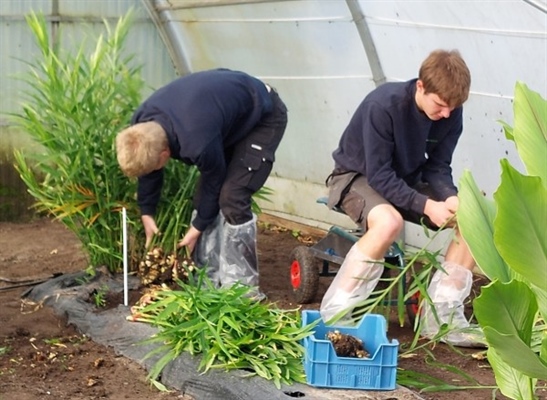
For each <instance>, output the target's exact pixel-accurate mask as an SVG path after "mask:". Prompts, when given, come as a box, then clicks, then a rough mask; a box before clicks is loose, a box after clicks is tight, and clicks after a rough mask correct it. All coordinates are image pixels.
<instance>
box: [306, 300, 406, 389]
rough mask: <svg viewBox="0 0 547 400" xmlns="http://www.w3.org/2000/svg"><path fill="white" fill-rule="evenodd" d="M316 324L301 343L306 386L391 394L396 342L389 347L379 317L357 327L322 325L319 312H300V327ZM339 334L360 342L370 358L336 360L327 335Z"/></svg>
mask: <svg viewBox="0 0 547 400" xmlns="http://www.w3.org/2000/svg"><path fill="white" fill-rule="evenodd" d="M316 320H320V321H319V323H318V325H317V326H316V327H315V330H314V333H313V334H312V335H310V336H308V337H306V338H304V339H303V340H302V344H303V346H304V349H305V351H304V370H305V372H306V381H307V383H308V384H309V385H312V386H317V387H328V388H339V389H363V390H393V389H395V386H396V378H397V355H398V352H399V341H398V340H396V339H393V340H392V341H391V343H389V341H388V339H387V337H386V319H385V318H384V316H383V315H378V314H365V315H364V316H363V318H362V320H361V322H360V323H359V324H358V325H357V326H341V325H340V326H338V325H325V323H324V322H323V321H322V320H321V315H320V314H319V311H314V310H304V311H302V325H303V326H306V325H309V324H310V323H312V322H314V321H316ZM333 330H339V331H340V332H341V333H345V334H348V335H353V336H355V337H358V338H359V339H361V340H362V341H363V344H364V347H365V350H366V351H367V352H368V353H369V354H370V358H355V357H338V356H337V355H336V352H335V351H334V347H333V345H332V343H331V342H330V340H329V339H327V336H326V335H327V332H330V331H333Z"/></svg>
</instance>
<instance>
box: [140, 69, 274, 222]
mask: <svg viewBox="0 0 547 400" xmlns="http://www.w3.org/2000/svg"><path fill="white" fill-rule="evenodd" d="M271 110H272V101H271V98H270V96H269V94H268V90H267V89H266V86H265V84H264V83H263V82H261V81H260V80H258V79H256V78H254V77H252V76H250V75H247V74H245V73H243V72H239V71H231V70H228V69H215V70H210V71H202V72H196V73H193V74H190V75H187V76H184V77H182V78H179V79H176V80H175V81H173V82H171V83H169V84H167V85H166V86H164V87H162V88H161V89H158V90H157V91H156V92H154V93H153V94H152V95H151V96H150V97H149V98H148V99H147V100H146V101H145V102H144V103H143V104H142V105H141V106H140V107H139V108H138V109H137V111H136V112H135V114H134V115H133V119H132V123H133V124H136V123H139V122H147V121H156V122H157V123H159V124H160V125H161V126H162V127H163V129H164V130H165V132H166V133H167V138H168V140H169V148H170V150H171V157H172V158H175V159H178V160H181V161H183V162H184V163H186V164H188V165H195V166H197V168H198V170H199V171H200V174H201V185H200V190H201V193H199V194H197V195H198V198H200V199H201V200H200V204H199V206H198V210H197V211H198V214H197V217H196V219H195V220H194V222H193V225H194V227H195V228H196V229H198V230H200V231H203V230H205V228H206V227H207V225H209V223H211V222H212V221H213V219H214V218H215V217H216V215H217V214H218V212H219V205H218V198H219V194H220V189H221V187H222V184H223V182H224V179H225V176H226V168H227V160H226V157H225V155H226V150H228V149H230V148H231V147H232V146H233V145H234V144H236V143H237V142H239V141H240V140H241V139H243V138H244V137H245V136H246V135H247V134H248V133H249V132H250V131H251V130H252V129H253V127H254V126H255V125H256V124H257V123H258V122H259V121H260V119H261V118H262V117H263V116H264V115H265V114H268V113H270V112H271ZM162 183H163V170H158V171H154V172H152V173H150V174H148V175H145V176H142V177H139V186H138V203H139V206H140V208H141V213H142V214H143V215H154V214H155V212H156V207H157V204H158V201H159V198H160V193H161V187H162Z"/></svg>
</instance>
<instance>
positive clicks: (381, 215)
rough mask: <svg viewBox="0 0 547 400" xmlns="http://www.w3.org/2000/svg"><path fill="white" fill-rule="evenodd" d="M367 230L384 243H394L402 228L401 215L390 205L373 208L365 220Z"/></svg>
mask: <svg viewBox="0 0 547 400" xmlns="http://www.w3.org/2000/svg"><path fill="white" fill-rule="evenodd" d="M367 223H368V230H369V231H371V230H373V231H374V234H375V236H376V235H379V238H380V237H381V238H382V239H383V241H385V242H386V243H388V242H389V243H391V242H393V241H395V240H396V239H397V238H398V237H399V235H400V234H401V231H402V230H403V227H404V220H403V217H402V216H401V214H400V213H399V212H398V211H397V210H396V209H395V208H394V207H393V206H391V205H388V204H382V205H379V206H376V207H374V208H373V209H372V210H371V211H370V213H369V215H368V218H367Z"/></svg>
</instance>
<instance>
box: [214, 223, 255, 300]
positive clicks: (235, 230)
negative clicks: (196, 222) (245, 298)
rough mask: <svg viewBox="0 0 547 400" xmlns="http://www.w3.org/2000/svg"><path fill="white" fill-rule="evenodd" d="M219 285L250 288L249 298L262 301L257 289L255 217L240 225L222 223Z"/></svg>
mask: <svg viewBox="0 0 547 400" xmlns="http://www.w3.org/2000/svg"><path fill="white" fill-rule="evenodd" d="M219 278H220V284H221V286H222V287H231V286H233V285H234V284H235V283H236V282H239V283H242V284H244V285H247V286H250V287H251V288H252V291H251V296H253V297H255V298H256V299H257V300H263V299H264V298H265V297H266V296H265V295H264V294H263V293H261V292H260V290H259V287H258V257H257V251H256V215H253V219H252V220H251V221H249V222H246V223H244V224H241V225H231V224H229V223H228V222H225V223H224V227H223V229H222V240H221V251H220V269H219Z"/></svg>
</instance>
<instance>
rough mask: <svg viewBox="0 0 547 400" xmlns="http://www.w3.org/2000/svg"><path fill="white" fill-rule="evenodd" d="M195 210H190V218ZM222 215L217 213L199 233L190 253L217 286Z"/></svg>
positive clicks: (194, 214)
mask: <svg viewBox="0 0 547 400" xmlns="http://www.w3.org/2000/svg"><path fill="white" fill-rule="evenodd" d="M196 214H197V211H196V210H194V211H193V212H192V220H194V218H195V217H196ZM223 224H224V216H223V215H222V213H219V214H218V215H217V217H216V218H215V220H214V221H213V222H212V223H211V224H210V225H209V226H208V227H207V228H206V229H205V230H204V231H203V232H202V233H201V236H200V237H199V239H198V242H197V243H196V247H195V248H194V252H193V254H192V257H193V260H194V262H195V263H196V265H197V266H199V267H200V268H205V270H206V273H207V276H208V277H209V279H210V280H211V282H213V284H214V285H215V286H216V287H218V286H219V285H220V277H219V269H220V242H221V239H222V225H223Z"/></svg>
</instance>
